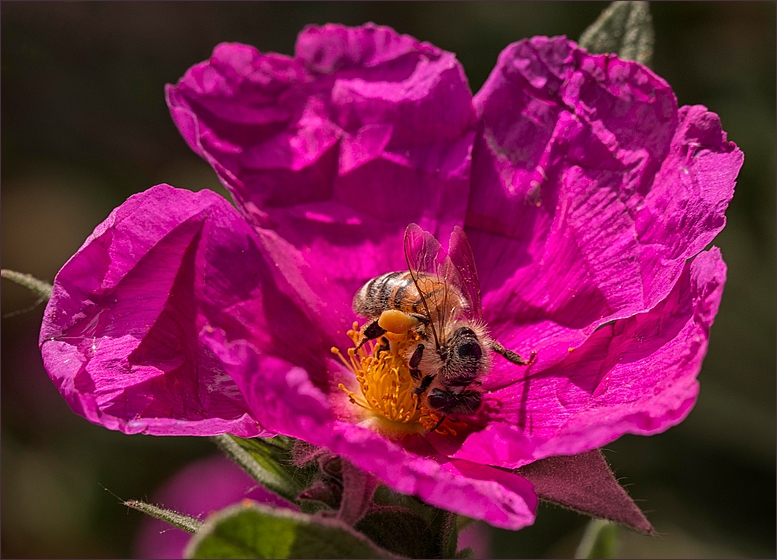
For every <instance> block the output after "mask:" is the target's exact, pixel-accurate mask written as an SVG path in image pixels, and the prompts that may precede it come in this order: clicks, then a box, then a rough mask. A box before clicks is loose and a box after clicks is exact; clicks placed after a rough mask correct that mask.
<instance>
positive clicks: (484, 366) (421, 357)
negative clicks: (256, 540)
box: [353, 224, 535, 431]
mask: <svg viewBox="0 0 777 560" xmlns="http://www.w3.org/2000/svg"><path fill="white" fill-rule="evenodd" d="M404 249H405V259H406V261H407V267H408V270H405V271H396V272H388V273H386V274H383V275H381V276H378V277H376V278H373V279H371V280H369V281H368V282H367V283H366V284H364V286H362V287H361V289H360V290H359V291H358V292H357V293H356V296H355V297H354V300H353V309H354V312H355V313H357V314H358V315H361V316H363V317H366V318H369V319H371V320H370V321H369V322H368V323H366V324H365V326H364V328H363V330H362V340H361V341H360V343H359V345H358V346H359V347H361V346H362V345H363V344H365V343H366V342H367V341H369V340H374V339H378V338H380V339H381V344H380V346H379V348H378V351H379V352H380V351H382V350H387V349H388V348H389V345H390V344H391V342H392V341H398V340H406V341H408V340H409V341H412V344H410V346H409V348H408V350H407V351H406V356H405V357H406V359H407V364H408V367H409V369H410V374H411V375H412V377H413V379H414V380H415V381H417V382H418V386H417V387H416V388H415V393H416V394H418V395H419V396H421V395H423V394H424V393H426V404H427V406H428V407H429V408H430V409H432V410H435V411H438V412H440V413H441V414H442V418H443V419H444V417H445V415H448V414H472V413H474V412H475V411H477V409H478V408H479V407H480V404H481V401H482V394H481V385H482V378H483V377H484V376H485V375H486V374H487V373H488V372H489V371H490V369H491V366H492V354H491V353H492V352H496V353H497V354H500V355H501V356H503V357H504V358H505V359H507V360H508V361H510V362H512V363H514V364H517V365H520V366H525V365H529V364H531V363H532V362H533V360H534V357H535V353H534V352H532V353H531V356H530V357H529V359H528V360H525V359H523V358H522V357H521V356H519V355H518V354H516V353H515V352H513V351H511V350H508V349H506V348H505V347H504V346H503V345H502V344H500V343H499V342H497V341H496V340H494V339H493V338H492V337H491V336H490V335H489V333H488V329H487V327H486V325H485V324H484V323H483V320H482V318H481V311H480V284H479V282H478V278H477V270H476V268H475V258H474V255H473V254H472V249H471V247H470V245H469V242H468V241H467V237H466V235H465V234H464V231H463V230H462V229H461V228H459V227H458V226H457V227H455V228H454V230H453V234H452V235H451V241H450V246H449V250H448V252H447V253H446V252H445V251H444V250H443V249H442V247H441V245H440V244H439V242H438V241H437V240H436V239H435V238H434V237H433V236H432V235H431V234H430V233H428V232H425V231H424V230H422V229H421V228H420V227H419V226H418V225H416V224H410V225H409V226H408V227H407V230H406V231H405V241H404ZM440 422H442V419H441V420H440ZM438 425H439V423H438ZM435 428H436V427H435ZM432 431H434V429H432Z"/></svg>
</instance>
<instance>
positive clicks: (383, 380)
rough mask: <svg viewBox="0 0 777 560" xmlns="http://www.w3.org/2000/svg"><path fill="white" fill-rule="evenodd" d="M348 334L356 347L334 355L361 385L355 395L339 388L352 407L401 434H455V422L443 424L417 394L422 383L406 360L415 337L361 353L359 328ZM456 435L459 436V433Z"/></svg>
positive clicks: (370, 344) (366, 348) (372, 346)
mask: <svg viewBox="0 0 777 560" xmlns="http://www.w3.org/2000/svg"><path fill="white" fill-rule="evenodd" d="M347 334H348V337H349V338H350V339H351V341H352V342H353V344H354V347H353V348H349V349H348V351H347V356H345V355H343V353H342V352H341V351H340V350H339V349H338V348H332V353H333V354H335V355H336V356H337V357H338V358H340V361H342V362H343V364H344V365H345V367H347V368H348V369H349V370H350V371H351V372H353V374H354V376H355V377H356V381H357V382H358V384H359V390H358V391H351V390H349V389H348V388H347V387H346V386H345V385H343V384H342V383H341V384H339V385H338V387H339V388H340V390H341V391H344V392H345V393H346V394H347V395H348V399H349V400H350V401H351V403H352V404H354V405H356V406H358V407H360V408H362V409H364V411H366V412H367V413H368V414H369V415H371V416H373V417H376V418H378V419H379V420H388V421H389V422H390V423H392V424H394V425H395V426H394V427H395V428H396V429H397V431H398V432H400V433H402V432H408V433H409V432H416V431H428V430H430V429H432V428H434V427H435V426H437V428H436V430H435V431H436V432H438V433H441V434H451V432H452V430H451V428H452V426H451V425H450V424H452V422H450V421H449V420H448V419H445V420H443V422H442V423H441V424H440V419H441V418H442V416H440V415H438V414H437V413H435V412H434V411H431V410H429V409H427V407H426V406H424V405H423V404H422V402H423V399H424V397H425V395H423V394H422V395H418V394H416V393H415V388H416V387H417V386H418V383H417V382H416V381H415V380H414V379H413V377H412V376H411V375H410V368H409V367H408V365H407V361H406V358H405V356H406V353H407V351H408V349H409V348H410V347H412V345H413V344H414V341H413V340H412V337H405V338H409V339H410V340H403V341H392V342H390V343H389V345H388V346H385V345H381V344H376V343H375V342H368V343H367V344H364V345H363V346H362V347H361V348H359V349H358V350H357V349H356V348H355V347H356V346H357V345H358V344H359V342H360V341H361V339H362V334H361V331H360V330H359V324H358V323H354V324H353V329H352V330H349V331H348V333H347ZM438 424H439V425H438ZM452 433H453V434H454V435H455V430H453V432H452Z"/></svg>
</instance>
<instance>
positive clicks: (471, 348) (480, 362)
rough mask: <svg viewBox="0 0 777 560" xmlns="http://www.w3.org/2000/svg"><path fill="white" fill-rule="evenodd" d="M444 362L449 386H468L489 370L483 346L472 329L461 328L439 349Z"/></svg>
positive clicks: (443, 367)
mask: <svg viewBox="0 0 777 560" xmlns="http://www.w3.org/2000/svg"><path fill="white" fill-rule="evenodd" d="M438 353H439V355H440V359H441V360H442V364H443V366H442V374H443V380H444V382H445V383H446V384H447V385H448V386H462V387H463V386H466V385H469V384H470V383H472V382H473V381H474V380H475V379H477V378H478V377H479V376H480V375H482V374H483V373H485V371H486V369H487V368H488V358H487V356H484V352H483V344H482V342H481V341H480V338H479V337H478V335H477V333H476V332H475V331H474V330H473V329H472V328H470V327H466V326H465V327H459V328H457V329H456V330H455V331H453V334H452V335H451V336H450V338H449V339H448V341H447V343H446V344H444V345H442V346H441V347H440V348H439V349H438Z"/></svg>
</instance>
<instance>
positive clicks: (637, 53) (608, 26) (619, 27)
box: [579, 2, 655, 65]
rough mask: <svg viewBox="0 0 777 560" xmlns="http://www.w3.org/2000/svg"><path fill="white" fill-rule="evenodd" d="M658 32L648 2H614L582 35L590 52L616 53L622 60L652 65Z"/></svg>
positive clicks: (580, 42)
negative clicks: (654, 28) (654, 29)
mask: <svg viewBox="0 0 777 560" xmlns="http://www.w3.org/2000/svg"><path fill="white" fill-rule="evenodd" d="M654 43H655V32H654V31H653V18H652V17H651V16H650V9H649V8H648V3H647V2H613V3H612V4H610V6H609V7H608V8H607V9H606V10H604V11H603V12H602V15H600V16H599V18H598V19H597V20H596V21H595V22H594V23H593V24H591V26H590V27H589V28H588V29H586V30H585V31H584V32H583V34H582V35H581V36H580V41H579V44H580V46H581V47H583V48H585V49H587V50H588V52H591V53H617V54H618V56H619V57H620V58H622V59H623V60H636V61H637V62H641V63H642V64H645V65H649V64H650V60H651V59H652V58H653V45H654Z"/></svg>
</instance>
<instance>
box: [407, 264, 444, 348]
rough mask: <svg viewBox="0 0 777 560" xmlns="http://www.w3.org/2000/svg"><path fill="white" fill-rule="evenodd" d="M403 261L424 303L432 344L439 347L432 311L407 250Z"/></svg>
mask: <svg viewBox="0 0 777 560" xmlns="http://www.w3.org/2000/svg"><path fill="white" fill-rule="evenodd" d="M405 262H406V263H407V269H408V270H409V271H410V278H412V279H413V284H415V289H416V290H417V291H418V295H419V296H420V297H421V302H422V303H423V304H424V309H426V316H427V318H428V319H429V324H430V325H431V327H432V336H434V345H435V347H437V348H439V347H440V341H439V339H438V338H437V329H435V328H434V321H432V320H431V319H432V312H431V311H430V309H429V304H428V303H426V297H425V296H424V291H423V290H422V289H421V286H419V285H418V276H417V275H416V273H415V271H414V270H413V267H412V266H411V264H410V257H409V256H408V254H407V251H405Z"/></svg>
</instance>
